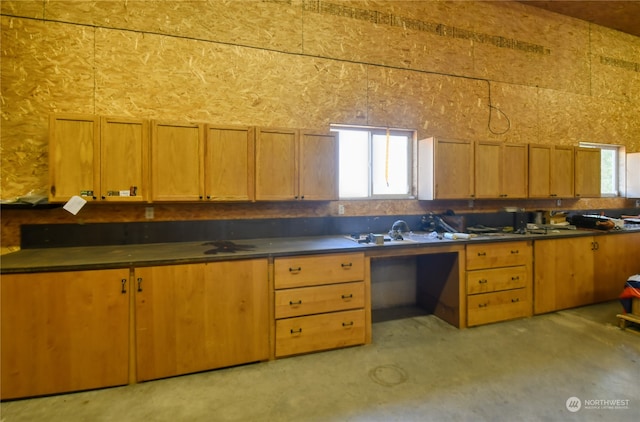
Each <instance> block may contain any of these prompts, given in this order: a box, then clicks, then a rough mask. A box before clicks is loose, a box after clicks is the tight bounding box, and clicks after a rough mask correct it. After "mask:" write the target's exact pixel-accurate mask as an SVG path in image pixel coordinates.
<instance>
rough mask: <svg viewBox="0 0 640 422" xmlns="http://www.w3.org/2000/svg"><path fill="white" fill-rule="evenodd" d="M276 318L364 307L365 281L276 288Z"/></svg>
mask: <svg viewBox="0 0 640 422" xmlns="http://www.w3.org/2000/svg"><path fill="white" fill-rule="evenodd" d="M275 301H276V306H275V313H276V318H290V317H294V316H301V315H311V314H319V313H323V312H334V311H344V310H347V309H357V308H364V281H356V282H353V283H340V284H329V285H326V286H315V287H299V288H296V289H285V290H276V300H275Z"/></svg>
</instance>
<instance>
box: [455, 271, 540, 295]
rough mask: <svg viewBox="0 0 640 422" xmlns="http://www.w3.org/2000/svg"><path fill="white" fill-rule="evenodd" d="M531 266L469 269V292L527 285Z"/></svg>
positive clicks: (483, 291)
mask: <svg viewBox="0 0 640 422" xmlns="http://www.w3.org/2000/svg"><path fill="white" fill-rule="evenodd" d="M528 268H529V267H525V266H522V265H521V266H519V267H504V268H495V269H492V270H476V271H467V294H470V295H474V294H478V293H487V292H495V291H499V290H509V289H519V288H521V287H526V286H527V283H528V281H529V271H528Z"/></svg>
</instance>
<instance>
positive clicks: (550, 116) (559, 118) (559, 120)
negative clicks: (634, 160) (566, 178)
mask: <svg viewBox="0 0 640 422" xmlns="http://www.w3.org/2000/svg"><path fill="white" fill-rule="evenodd" d="M538 110H539V118H538V121H539V129H540V131H539V137H538V142H539V143H552V144H560V145H578V143H579V142H598V143H605V144H617V145H625V146H626V148H627V152H636V151H638V148H639V147H640V141H639V139H640V119H638V116H639V115H640V107H639V106H638V105H635V104H629V103H627V102H621V101H613V100H606V99H598V98H595V97H590V96H586V95H577V94H568V93H562V92H558V91H554V90H547V89H540V94H539V109H538Z"/></svg>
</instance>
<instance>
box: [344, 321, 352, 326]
mask: <svg viewBox="0 0 640 422" xmlns="http://www.w3.org/2000/svg"><path fill="white" fill-rule="evenodd" d="M352 325H353V321H349V322H343V323H342V326H343V327H351V326H352Z"/></svg>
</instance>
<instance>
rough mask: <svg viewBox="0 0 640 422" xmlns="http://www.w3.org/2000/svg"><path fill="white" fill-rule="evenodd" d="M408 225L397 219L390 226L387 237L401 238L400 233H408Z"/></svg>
mask: <svg viewBox="0 0 640 422" xmlns="http://www.w3.org/2000/svg"><path fill="white" fill-rule="evenodd" d="M409 232H410V230H409V225H408V224H407V222H406V221H404V220H398V221H396V222H395V223H393V225H392V226H391V230H390V231H389V237H390V238H391V239H393V240H403V239H404V237H402V233H409Z"/></svg>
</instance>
